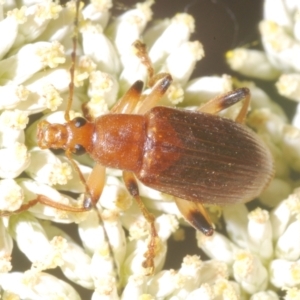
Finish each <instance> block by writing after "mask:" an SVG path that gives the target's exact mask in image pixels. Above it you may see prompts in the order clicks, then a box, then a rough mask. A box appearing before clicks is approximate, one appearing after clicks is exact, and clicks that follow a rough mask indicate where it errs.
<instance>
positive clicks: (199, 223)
mask: <svg viewBox="0 0 300 300" xmlns="http://www.w3.org/2000/svg"><path fill="white" fill-rule="evenodd" d="M175 202H176V205H177V207H178V209H179V211H180V212H181V214H182V215H183V216H184V217H185V219H186V220H187V221H188V222H189V223H190V224H191V225H192V226H193V227H194V228H196V229H197V230H199V231H201V232H202V233H204V234H205V235H206V236H210V235H212V234H213V233H214V227H213V223H212V221H211V219H210V217H209V214H208V212H207V211H206V209H205V208H204V206H203V205H202V204H201V203H199V202H192V201H187V200H183V199H180V198H175Z"/></svg>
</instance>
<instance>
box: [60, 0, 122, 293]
mask: <svg viewBox="0 0 300 300" xmlns="http://www.w3.org/2000/svg"><path fill="white" fill-rule="evenodd" d="M79 9H80V0H76V6H75V17H74V30H73V37H72V44H73V45H72V52H71V67H70V83H69V97H68V102H67V107H66V110H65V120H66V122H69V121H70V110H71V106H72V102H73V96H74V77H75V76H74V75H75V68H76V50H77V43H78V35H79V28H78V25H79ZM65 154H66V157H67V158H68V159H69V161H70V162H71V164H72V166H73V168H74V169H75V171H76V172H77V173H78V175H79V178H80V181H81V182H82V183H83V185H84V186H85V190H86V195H85V197H88V199H85V200H87V201H86V204H85V205H84V208H83V210H82V211H85V210H89V209H91V208H93V209H95V211H96V213H97V216H98V220H99V224H100V226H102V228H103V232H104V239H105V241H106V242H107V244H108V248H109V255H110V257H111V258H112V260H113V268H114V271H115V276H116V281H117V283H120V278H119V273H118V265H117V262H116V259H115V256H114V252H113V248H112V246H111V244H110V242H109V236H108V234H107V231H106V229H105V224H104V221H103V218H102V216H101V213H100V212H99V210H98V209H97V207H96V204H95V203H96V201H91V200H90V199H92V198H93V195H92V193H91V191H90V188H89V185H88V183H87V181H86V180H85V178H84V176H83V174H82V172H81V171H80V169H79V167H78V165H77V164H76V163H75V161H74V160H73V159H72V156H71V153H70V152H69V151H66V152H65ZM94 200H95V199H94ZM87 204H88V205H87ZM117 288H119V286H118V285H117Z"/></svg>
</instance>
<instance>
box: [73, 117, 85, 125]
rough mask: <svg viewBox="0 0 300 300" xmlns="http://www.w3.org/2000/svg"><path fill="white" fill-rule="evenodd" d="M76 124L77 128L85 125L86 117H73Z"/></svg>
mask: <svg viewBox="0 0 300 300" xmlns="http://www.w3.org/2000/svg"><path fill="white" fill-rule="evenodd" d="M73 122H74V125H75V127H76V128H79V127H81V126H83V125H85V123H86V119H84V118H82V117H77V118H75V119H73Z"/></svg>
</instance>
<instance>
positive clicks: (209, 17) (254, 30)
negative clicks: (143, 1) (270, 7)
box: [122, 0, 263, 76]
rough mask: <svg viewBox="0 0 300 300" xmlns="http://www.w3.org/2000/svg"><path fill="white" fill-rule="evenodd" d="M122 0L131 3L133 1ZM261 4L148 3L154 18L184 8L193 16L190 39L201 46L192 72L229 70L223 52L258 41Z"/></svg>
mask: <svg viewBox="0 0 300 300" xmlns="http://www.w3.org/2000/svg"><path fill="white" fill-rule="evenodd" d="M122 3H125V4H127V5H129V6H133V5H134V3H136V1H133V0H127V1H126V0H123V1H122ZM262 7H263V1H262V0H189V1H185V0H156V3H155V4H154V5H153V6H152V8H153V10H154V18H156V19H157V18H167V17H173V16H174V15H175V14H176V13H177V12H187V13H190V14H191V15H192V16H193V17H194V18H195V23H196V30H195V33H194V34H193V36H192V38H191V39H192V40H199V41H201V43H202V44H203V45H204V50H205V58H204V59H202V60H201V61H200V62H199V64H198V67H197V69H196V70H195V73H194V75H195V76H201V75H211V74H222V73H224V72H230V70H229V68H228V67H227V65H226V63H225V62H224V53H225V52H226V51H227V50H229V49H232V48H236V47H242V46H247V45H249V44H252V43H253V42H254V43H257V42H259V33H258V22H259V20H261V18H262Z"/></svg>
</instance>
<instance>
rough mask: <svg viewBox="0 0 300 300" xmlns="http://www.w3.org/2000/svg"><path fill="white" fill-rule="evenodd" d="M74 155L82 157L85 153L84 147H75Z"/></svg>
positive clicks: (78, 145) (77, 145)
mask: <svg viewBox="0 0 300 300" xmlns="http://www.w3.org/2000/svg"><path fill="white" fill-rule="evenodd" d="M73 153H74V154H76V155H82V154H84V153H85V149H84V147H83V146H82V145H80V144H76V145H75V147H74V152H73Z"/></svg>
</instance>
